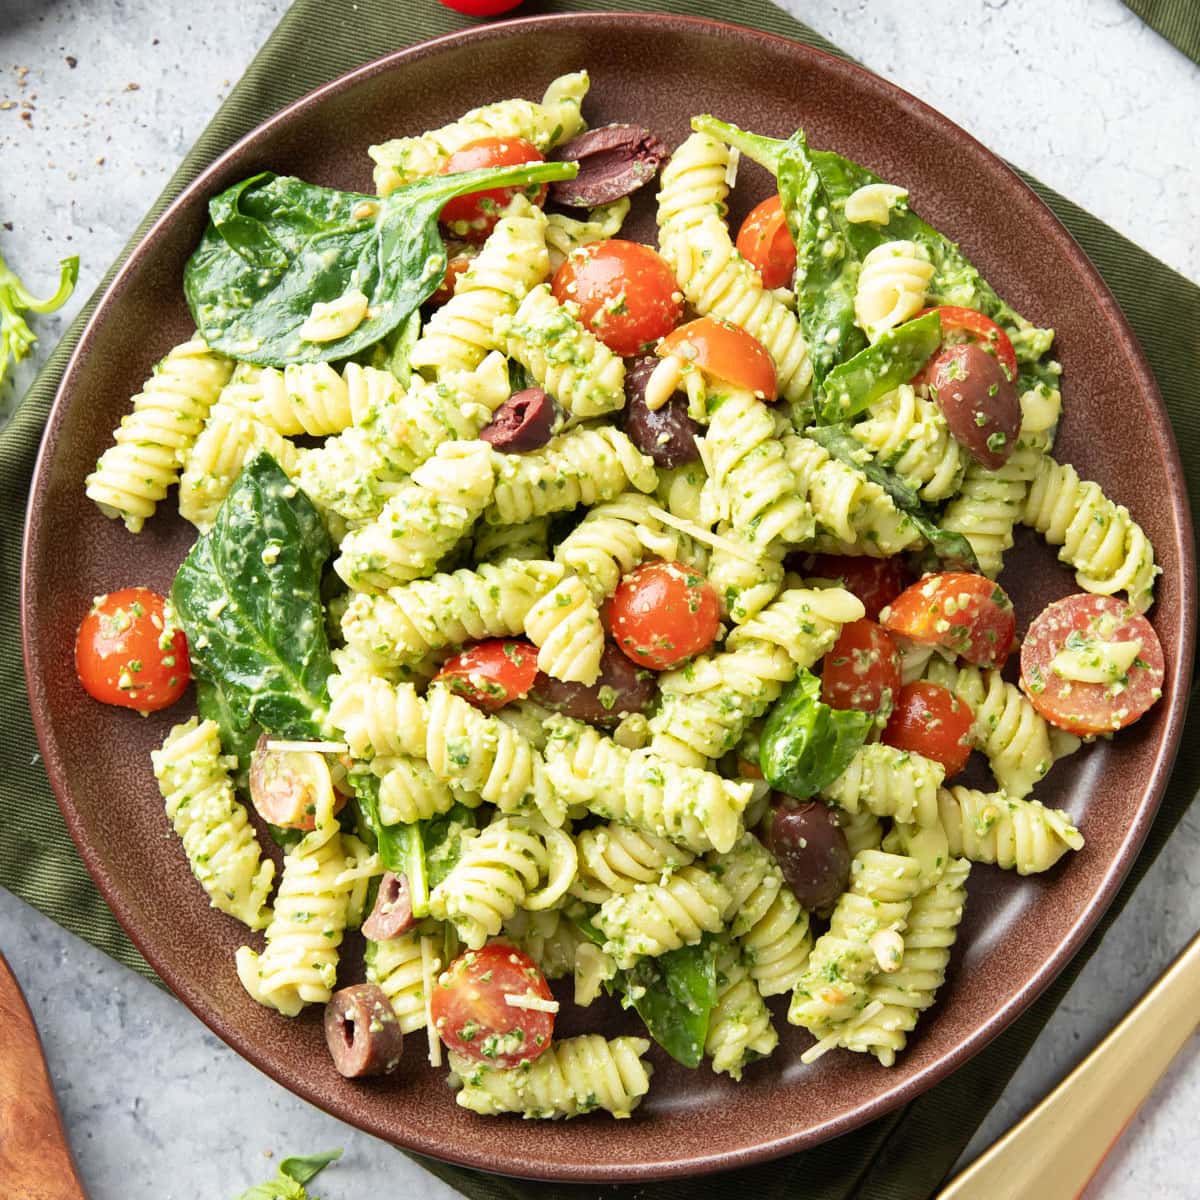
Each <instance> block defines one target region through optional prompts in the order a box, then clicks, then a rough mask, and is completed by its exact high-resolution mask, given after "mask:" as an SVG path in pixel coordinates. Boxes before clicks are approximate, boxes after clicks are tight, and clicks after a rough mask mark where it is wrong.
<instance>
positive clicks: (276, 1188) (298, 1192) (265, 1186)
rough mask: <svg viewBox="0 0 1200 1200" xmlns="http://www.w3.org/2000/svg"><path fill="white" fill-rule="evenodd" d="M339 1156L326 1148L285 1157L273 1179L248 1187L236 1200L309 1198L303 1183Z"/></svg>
mask: <svg viewBox="0 0 1200 1200" xmlns="http://www.w3.org/2000/svg"><path fill="white" fill-rule="evenodd" d="M341 1157H342V1152H341V1151H340V1150H326V1151H325V1152H324V1153H322V1154H304V1155H296V1156H294V1157H291V1158H285V1159H284V1160H283V1162H281V1163H280V1164H279V1171H278V1173H277V1174H276V1176H275V1178H274V1179H272V1180H271V1181H270V1182H269V1183H260V1184H258V1186H257V1187H252V1188H250V1189H249V1190H248V1191H245V1192H243V1193H242V1194H241V1195H240V1196H238V1197H237V1200H310V1198H309V1195H308V1192H307V1191H306V1190H305V1187H304V1185H305V1184H306V1183H309V1182H311V1181H312V1180H313V1179H315V1178H316V1177H317V1176H318V1175H319V1174H320V1173H321V1172H322V1171H323V1170H324V1169H325V1168H326V1167H327V1166H329V1164H330V1163H331V1162H336V1161H337V1160H338V1159H339V1158H341ZM311 1200H317V1197H315V1196H313V1197H312V1198H311Z"/></svg>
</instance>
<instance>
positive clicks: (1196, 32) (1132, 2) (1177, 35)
mask: <svg viewBox="0 0 1200 1200" xmlns="http://www.w3.org/2000/svg"><path fill="white" fill-rule="evenodd" d="M1124 4H1125V7H1126V8H1131V9H1133V11H1134V12H1135V13H1137V15H1138V16H1139V17H1141V18H1142V20H1143V21H1145V22H1146V24H1147V25H1149V26H1150V27H1151V28H1152V29H1157V30H1158V32H1159V33H1161V34H1162V35H1163V37H1165V38H1166V39H1167V41H1168V42H1171V43H1172V44H1173V45H1175V46H1177V47H1178V48H1179V49H1180V50H1182V51H1183V52H1184V54H1186V55H1187V56H1188V58H1190V59H1191V60H1192V61H1193V62H1200V2H1198V0H1124Z"/></svg>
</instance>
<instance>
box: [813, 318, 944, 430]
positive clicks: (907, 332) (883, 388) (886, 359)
mask: <svg viewBox="0 0 1200 1200" xmlns="http://www.w3.org/2000/svg"><path fill="white" fill-rule="evenodd" d="M852 303H853V302H852ZM941 344H942V318H941V317H940V316H939V315H938V314H937V313H936V312H930V313H926V314H925V315H924V316H922V317H916V318H914V319H913V320H911V321H906V322H905V323H904V324H903V325H897V326H896V327H895V328H894V329H889V330H887V331H886V332H885V333H883V334H882V335H881V336H880V338H879V340H878V341H877V342H876V343H875V344H874V345H873V346H868V347H867V348H866V349H865V350H860V351H859V352H858V353H857V354H855V355H854V357H853V358H849V359H847V360H846V361H845V362H841V363H838V364H837V366H835V367H833V369H832V370H831V371H830V372H829V374H828V375H827V376H826V378H825V386H824V389H823V392H822V395H821V399H820V403H819V406H818V408H819V412H818V416H819V417H820V419H821V421H822V422H824V423H826V424H832V423H835V422H838V421H849V420H850V419H851V418H853V417H856V416H858V414H859V413H861V412H863V411H865V410H866V409H867V408H868V407H869V406H870V405H872V404H874V403H875V401H876V400H878V399H879V398H880V397H881V396H885V395H886V394H887V393H888V392H890V391H891V390H892V389H893V388H897V387H899V386H900V385H901V384H902V383H907V382H908V381H909V380H910V379H911V378H912V377H913V376H914V375H915V374H916V373H917V372H918V371H919V370H920V369H921V368H922V367H923V366H924V365H925V363H926V362H928V361H929V357H930V355H932V354H933V353H935V352H936V350H937V348H938V347H939V346H940V345H941Z"/></svg>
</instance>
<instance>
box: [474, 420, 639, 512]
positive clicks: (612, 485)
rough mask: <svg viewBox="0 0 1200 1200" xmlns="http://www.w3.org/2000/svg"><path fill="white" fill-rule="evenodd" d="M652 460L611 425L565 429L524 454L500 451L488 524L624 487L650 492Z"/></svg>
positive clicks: (608, 495)
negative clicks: (539, 446) (501, 452)
mask: <svg viewBox="0 0 1200 1200" xmlns="http://www.w3.org/2000/svg"><path fill="white" fill-rule="evenodd" d="M656 482H657V476H656V475H655V472H654V463H653V461H652V460H651V459H650V458H649V457H647V456H646V455H645V454H642V453H641V452H640V451H639V450H638V449H637V447H636V446H634V444H633V443H632V442H631V441H630V440H629V439H628V438H627V437H626V436H625V435H624V434H623V433H622V432H621V431H620V430H619V429H615V428H613V427H612V426H611V425H602V426H600V427H599V428H597V429H583V428H581V429H571V430H568V431H567V432H566V433H561V434H559V435H558V437H556V438H554V439H553V440H552V441H550V442H548V443H547V444H546V445H545V446H544V447H543V448H542V449H541V450H534V451H531V452H530V453H528V454H506V455H503V456H502V461H501V463H500V467H499V469H498V471H497V472H496V494H495V498H494V500H493V502H492V504H491V506H490V507H489V508H488V509H487V510H485V512H484V514H483V517H484V520H485V521H487V522H488V524H490V525H516V524H519V523H521V522H524V521H529V520H530V519H532V518H533V517H540V516H545V515H547V514H548V513H554V512H564V511H566V510H567V509H571V508H575V507H576V506H577V505H580V504H587V505H592V504H596V503H598V502H599V501H601V500H612V499H614V498H615V497H617V496H619V495H620V494H621V493H622V492H623V491H625V490H626V489H627V488H629V487H630V486H633V487H635V488H637V490H638V491H639V492H651V491H653V490H654V485H655V483H656Z"/></svg>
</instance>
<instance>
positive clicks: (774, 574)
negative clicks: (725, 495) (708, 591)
mask: <svg viewBox="0 0 1200 1200" xmlns="http://www.w3.org/2000/svg"><path fill="white" fill-rule="evenodd" d="M717 534H718V536H719V537H720V538H721V541H720V542H718V543H716V544H715V545H714V546H713V548H712V554H711V555H710V557H709V560H708V582H709V583H711V584H712V586H713V587H714V588H716V591H717V595H718V597H720V601H721V615H722V616H723V617H726V618H727V619H728V620H729V621H730V622H731V623H732V624H734V625H742V624H744V623H745V622H746V621H749V620H750V619H751V618H752V617H756V616H758V614H759V613H760V612H762V610H763V609H764V608H765V607H766V606H767V605H768V604H770V603H771V601H772V600H774V599H775V598H776V597H777V596H778V595H779V593H780V591H781V590H782V589H783V578H784V571H783V556H784V550H785V547H784V545H783V544H782V543H779V542H776V543H775V544H774V545H773V546H765V547H762V548H761V550H759V551H756V549H755V547H753V546H751V545H750V543H749V542H747V541H746V540H745V539H744V538H743V537H742V536H741V535H740V534H739V533H737V532H736V530H734V529H732V528H731V527H730V526H728V525H718V526H717Z"/></svg>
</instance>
